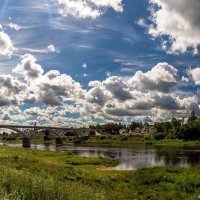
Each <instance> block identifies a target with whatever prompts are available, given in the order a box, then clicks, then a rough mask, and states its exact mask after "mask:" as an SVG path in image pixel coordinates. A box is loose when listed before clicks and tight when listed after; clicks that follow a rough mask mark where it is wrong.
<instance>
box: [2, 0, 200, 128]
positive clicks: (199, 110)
mask: <svg viewBox="0 0 200 200" xmlns="http://www.w3.org/2000/svg"><path fill="white" fill-rule="evenodd" d="M199 9H200V1H199V0H190V1H188V0H177V1H173V0H34V1H27V0H18V1H16V0H1V2H0V107H1V109H0V124H31V123H34V122H37V123H38V124H40V125H54V126H55V125H56V126H70V127H71V126H75V127H78V126H88V125H90V124H98V123H113V122H114V123H119V122H121V123H125V124H127V123H130V122H131V121H136V122H150V123H152V122H155V121H166V120H170V119H171V118H172V117H177V118H187V117H188V116H189V115H190V112H191V111H192V110H195V112H196V114H197V115H199V114H200V106H199V104H200V93H199V91H200V90H199V86H200V64H199V63H200V20H199V19H200V12H199Z"/></svg>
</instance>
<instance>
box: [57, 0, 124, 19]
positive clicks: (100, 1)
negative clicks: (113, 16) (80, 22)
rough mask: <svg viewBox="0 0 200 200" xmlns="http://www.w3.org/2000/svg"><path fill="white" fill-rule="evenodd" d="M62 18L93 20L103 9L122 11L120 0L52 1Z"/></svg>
mask: <svg viewBox="0 0 200 200" xmlns="http://www.w3.org/2000/svg"><path fill="white" fill-rule="evenodd" d="M53 1H54V3H55V4H56V6H57V7H58V11H59V13H60V14H61V15H62V16H73V17H76V18H92V19H95V18H97V17H99V16H101V15H102V14H103V13H104V9H105V8H112V9H114V10H115V11H116V12H122V11H123V5H122V0H53Z"/></svg>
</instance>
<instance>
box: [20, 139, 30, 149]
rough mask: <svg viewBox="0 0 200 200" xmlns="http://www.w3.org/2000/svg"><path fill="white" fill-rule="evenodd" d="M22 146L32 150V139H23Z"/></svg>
mask: <svg viewBox="0 0 200 200" xmlns="http://www.w3.org/2000/svg"><path fill="white" fill-rule="evenodd" d="M22 146H23V148H30V147H31V140H30V137H23V138H22Z"/></svg>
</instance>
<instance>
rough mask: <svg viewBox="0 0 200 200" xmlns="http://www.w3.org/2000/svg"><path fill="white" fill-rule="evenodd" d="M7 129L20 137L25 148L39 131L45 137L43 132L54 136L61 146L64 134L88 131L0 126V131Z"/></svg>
mask: <svg viewBox="0 0 200 200" xmlns="http://www.w3.org/2000/svg"><path fill="white" fill-rule="evenodd" d="M1 128H4V129H9V130H12V131H15V132H17V133H19V134H21V135H22V137H23V139H22V145H23V147H25V148H28V147H30V145H31V142H30V137H31V136H32V135H34V134H36V133H38V132H39V131H41V133H42V134H44V135H45V131H47V132H48V134H49V135H54V136H55V138H56V144H57V145H62V144H63V137H64V135H65V134H66V133H68V132H70V131H75V132H78V133H79V134H80V135H81V134H82V133H84V132H86V131H88V130H89V129H87V128H65V127H54V126H36V125H30V126H29V125H12V124H11V125H10V124H4V125H0V129H1Z"/></svg>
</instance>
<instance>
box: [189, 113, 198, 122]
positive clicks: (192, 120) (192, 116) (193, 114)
mask: <svg viewBox="0 0 200 200" xmlns="http://www.w3.org/2000/svg"><path fill="white" fill-rule="evenodd" d="M195 120H197V116H196V114H195V112H194V110H193V111H192V112H191V115H190V117H189V118H188V123H191V122H194V121H195Z"/></svg>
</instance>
